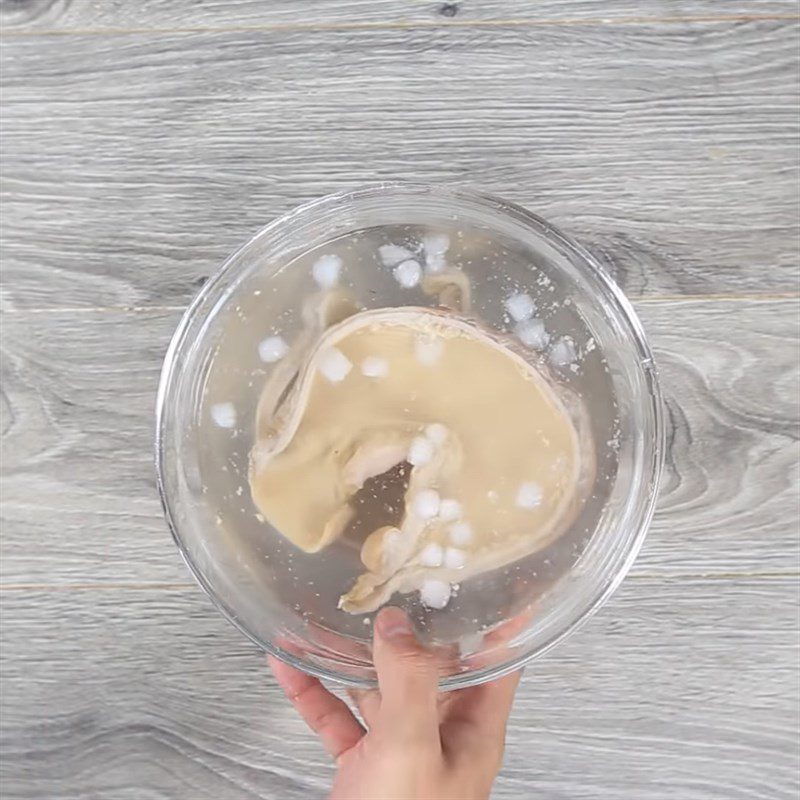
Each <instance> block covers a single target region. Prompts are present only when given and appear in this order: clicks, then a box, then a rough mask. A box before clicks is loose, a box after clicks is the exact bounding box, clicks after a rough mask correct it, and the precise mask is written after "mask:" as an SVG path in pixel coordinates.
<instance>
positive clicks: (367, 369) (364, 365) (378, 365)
mask: <svg viewBox="0 0 800 800" xmlns="http://www.w3.org/2000/svg"><path fill="white" fill-rule="evenodd" d="M361 372H362V373H363V374H364V375H366V376H367V377H368V378H385V377H386V376H387V375H388V374H389V362H388V361H387V360H386V359H385V358H378V357H377V356H367V357H366V358H365V359H364V360H363V361H362V362H361Z"/></svg>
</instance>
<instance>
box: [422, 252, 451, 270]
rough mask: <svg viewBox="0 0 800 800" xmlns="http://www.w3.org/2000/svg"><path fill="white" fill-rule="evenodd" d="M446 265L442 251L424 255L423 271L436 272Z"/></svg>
mask: <svg viewBox="0 0 800 800" xmlns="http://www.w3.org/2000/svg"><path fill="white" fill-rule="evenodd" d="M446 266H447V261H446V260H445V257H444V253H427V254H426V255H425V271H426V272H429V273H437V272H442V271H444V268H445V267H446Z"/></svg>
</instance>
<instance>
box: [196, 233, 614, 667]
mask: <svg viewBox="0 0 800 800" xmlns="http://www.w3.org/2000/svg"><path fill="white" fill-rule="evenodd" d="M389 244H391V245H396V246H399V247H403V248H406V249H408V250H409V251H411V253H412V254H413V257H414V258H415V260H417V261H419V262H420V263H422V264H424V262H425V256H426V253H425V250H424V245H425V244H427V250H428V257H429V260H431V262H434V261H436V258H432V257H431V253H434V252H436V251H441V250H442V249H443V247H444V245H445V244H446V253H444V254H443V255H442V256H439V257H437V258H439V259H440V260H442V259H443V260H444V261H446V263H447V265H449V266H451V267H456V268H458V269H460V270H461V271H463V273H464V274H465V275H466V276H468V278H469V282H470V285H471V295H472V308H471V315H472V316H474V317H477V318H479V319H480V320H481V322H482V323H483V324H485V325H488V326H490V327H491V328H494V329H496V330H498V331H502V332H508V333H510V334H511V333H513V331H514V327H515V322H514V320H513V319H512V318H511V316H510V315H509V313H508V309H507V307H506V301H507V300H508V298H509V297H511V296H513V295H516V294H527V295H528V296H530V297H531V298H532V299H533V301H534V303H535V305H536V309H537V310H536V318H537V319H540V320H541V321H542V322H543V323H544V326H545V330H546V331H547V334H548V341H547V344H546V345H545V344H544V342H543V341H542V340H541V339H539V340H536V337H534V339H533V340H532V341H531V344H533V345H534V347H533V348H532V349H531V358H532V359H535V358H537V357H538V356H537V353H538V354H540V355H543V356H544V357H545V358H546V359H547V360H548V364H549V365H550V369H551V372H552V375H553V376H554V377H555V378H556V379H557V381H558V382H560V383H561V384H562V385H564V386H566V387H568V388H569V389H570V390H572V391H573V392H575V393H576V394H577V395H578V396H579V397H580V398H582V400H583V402H584V403H585V405H586V407H587V410H588V413H589V417H590V420H591V430H592V437H593V439H594V444H595V450H596V454H597V456H596V457H597V470H596V478H595V482H594V486H593V490H592V492H591V495H590V497H589V499H588V501H587V502H586V504H585V506H584V508H583V510H582V512H581V513H580V515H579V516H578V518H577V519H576V521H575V522H574V524H572V526H571V527H570V528H569V530H567V531H566V532H565V533H564V535H562V536H561V537H560V538H559V539H558V540H557V541H556V542H554V543H553V544H551V545H550V546H548V547H546V548H545V549H543V550H541V551H539V552H537V553H535V554H533V555H530V556H528V557H526V558H524V559H522V560H520V561H517V562H515V563H513V564H510V565H508V566H506V567H504V568H502V569H499V570H495V571H494V572H491V573H485V574H482V575H479V576H476V577H474V578H471V579H469V580H467V581H465V582H464V583H463V584H461V585H460V586H459V588H458V592H457V593H456V594H455V596H454V597H453V598H452V599H451V601H450V603H449V604H448V606H447V607H446V608H445V609H444V610H438V611H437V610H431V609H429V608H426V607H425V606H424V605H423V604H422V603H421V602H420V600H419V596H418V595H417V593H413V594H409V595H402V596H396V597H395V598H394V600H393V602H395V603H396V604H398V605H401V606H402V607H404V608H406V609H407V611H408V612H409V614H410V615H411V616H412V618H413V619H414V620H415V622H416V625H417V628H418V630H419V631H420V633H421V636H422V638H423V639H424V640H426V641H428V642H431V643H439V644H443V643H444V644H449V643H455V642H460V643H461V645H462V649H463V648H464V647H466V648H467V649H469V647H470V644H469V643H470V642H472V643H474V642H475V637H476V635H478V636H479V635H480V632H481V631H485V630H487V629H490V628H491V627H492V626H494V625H496V624H497V623H499V622H502V621H505V620H508V619H509V618H512V617H515V616H518V615H520V614H535V613H536V608H537V605H538V604H540V603H542V602H543V600H544V599H546V597H547V593H548V590H549V589H550V588H551V587H552V586H553V585H554V584H556V583H557V582H558V581H559V580H561V579H563V578H564V576H566V575H567V574H569V573H570V571H572V570H573V569H575V568H576V564H578V562H579V559H580V556H581V553H582V552H583V550H584V547H585V546H586V543H587V540H588V538H589V534H590V533H591V532H592V531H593V530H594V529H595V527H596V522H597V518H598V516H599V515H600V514H601V513H602V512H603V508H604V506H605V504H606V500H607V497H608V489H609V487H610V485H611V484H612V482H613V480H614V477H615V474H616V470H617V458H616V454H617V447H616V444H617V441H618V415H619V413H620V412H619V409H618V408H617V405H616V400H615V395H614V392H613V390H612V386H611V380H610V375H609V371H608V365H607V363H606V360H605V358H604V356H603V350H602V348H601V347H598V346H597V342H596V340H595V337H596V333H595V331H594V330H593V327H592V325H591V320H590V315H589V314H587V313H585V312H586V309H583V308H581V307H580V305H579V304H578V303H576V302H575V301H574V299H573V294H572V292H571V291H570V288H571V287H570V285H569V284H568V282H567V281H568V278H567V277H565V275H564V273H563V271H556V270H555V269H554V268H553V267H552V265H551V263H550V262H549V260H548V259H547V257H546V256H545V255H543V254H541V253H537V252H531V251H529V250H525V249H523V248H522V246H521V245H519V244H517V243H516V242H514V241H512V240H510V239H509V240H507V241H504V240H503V239H502V238H501V237H499V236H498V233H497V231H493V232H492V234H491V236H490V235H489V234H488V232H486V231H484V230H483V229H481V228H477V227H476V228H466V227H464V226H457V225H453V226H452V227H450V228H447V227H437V228H436V229H429V228H425V227H423V226H380V227H373V228H368V229H363V230H359V231H356V232H353V233H351V234H349V235H347V236H343V237H341V238H338V239H336V240H332V241H329V242H327V243H326V244H325V245H324V246H322V247H319V248H315V249H313V250H310V251H309V252H306V253H303V254H302V255H300V256H299V257H294V258H293V259H291V260H290V261H287V262H286V263H279V264H276V263H265V264H263V267H262V269H261V270H260V271H258V272H257V273H256V274H254V275H251V276H249V277H247V278H246V281H247V282H246V283H245V284H244V285H240V286H237V287H236V294H235V298H236V300H235V303H234V302H229V303H225V304H223V305H221V307H220V309H219V312H218V314H217V315H216V319H215V322H214V325H215V329H216V343H215V347H214V348H213V350H212V352H211V356H210V358H209V359H208V361H207V363H206V368H205V371H204V375H203V381H202V383H201V386H200V392H201V396H200V398H199V402H198V403H197V404H196V408H197V414H196V418H195V420H194V424H193V426H192V429H191V430H188V431H187V432H186V435H187V436H190V437H192V438H193V440H194V445H195V447H196V448H197V452H198V467H199V474H198V475H197V476H196V480H197V481H198V482H199V484H200V486H201V487H202V489H201V491H202V497H203V499H204V501H205V502H206V503H207V504H208V517H209V519H210V520H213V523H212V524H213V525H215V528H216V529H215V531H214V532H213V534H212V535H209V536H208V537H207V543H206V548H207V554H206V555H207V557H208V558H209V559H212V560H215V561H217V562H219V561H220V560H225V561H228V562H232V563H235V564H236V566H237V567H238V569H239V570H240V571H243V572H246V574H247V580H248V582H250V585H251V586H257V587H258V592H257V595H258V597H259V601H258V602H260V603H269V606H270V607H269V608H266V607H265V608H264V613H265V614H266V613H269V614H271V615H273V616H274V615H276V614H278V615H279V617H280V618H281V619H282V620H283V630H281V631H279V632H278V637H277V638H278V641H279V642H283V645H284V647H286V648H288V649H289V650H291V647H292V644H291V643H292V641H293V638H295V637H296V638H297V640H298V641H300V640H303V641H308V639H309V638H312V639H314V640H315V641H316V642H317V644H318V647H319V652H321V653H324V652H325V650H326V648H327V649H329V651H330V652H331V653H335V654H337V655H340V654H342V653H346V652H348V650H349V653H350V655H351V657H352V658H353V659H355V660H356V661H357V660H359V658H360V656H359V653H360V652H361V651H360V649H359V648H361V647H363V646H365V645H366V643H367V642H368V641H369V639H370V636H371V627H370V622H371V617H370V616H365V617H364V616H357V615H351V614H348V613H345V612H344V611H341V610H339V609H338V608H337V601H338V598H339V596H340V595H341V594H342V593H343V592H344V591H346V589H347V588H348V587H349V586H350V585H351V584H352V582H353V580H354V579H355V577H356V576H357V575H358V574H359V573H360V572H362V571H363V568H362V566H361V564H360V562H359V556H358V547H357V544H358V543H357V542H354V541H353V538H352V537H345V538H343V539H341V540H339V541H336V542H334V543H333V544H331V545H330V546H328V547H327V548H326V549H324V550H323V551H322V552H320V553H316V554H307V553H304V552H303V551H301V550H299V549H298V548H296V547H294V546H293V545H292V544H291V543H290V542H288V541H287V540H286V539H284V538H283V537H282V536H281V535H280V533H279V532H277V531H275V530H274V529H272V528H271V526H270V525H269V524H268V523H267V521H266V520H264V518H263V517H262V516H261V515H260V514H259V512H258V510H257V509H256V507H255V506H254V505H253V503H252V500H251V498H250V489H249V484H248V459H249V453H250V449H251V447H252V445H253V440H254V422H255V415H256V405H257V403H258V399H259V395H260V392H261V389H262V386H263V383H264V380H265V378H266V377H267V375H268V374H269V371H270V369H272V368H273V366H272V365H271V364H268V363H264V361H262V359H261V357H260V356H259V344H260V343H261V342H263V341H264V340H265V339H267V338H268V337H271V336H280V337H282V338H283V339H285V340H286V341H287V342H291V341H292V339H293V338H294V337H295V336H297V335H298V334H299V333H300V331H301V330H302V328H303V320H302V315H301V305H302V301H303V298H305V297H307V296H308V295H310V294H311V293H313V292H315V291H319V286H318V285H317V283H315V280H314V277H313V275H312V271H313V265H314V264H315V263H316V262H317V261H318V260H319V259H320V257H321V256H324V255H338V256H339V257H340V258H341V260H342V264H343V266H342V269H341V272H340V275H339V285H340V286H341V287H342V288H344V289H346V290H348V291H350V292H352V294H353V295H354V296H355V298H356V299H357V300H358V301H359V302H360V303H361V305H362V306H364V307H365V308H369V309H371V308H385V307H397V306H407V305H412V306H426V305H428V306H429V305H432V304H433V303H434V302H435V301H432V300H431V298H430V297H428V296H427V295H425V294H424V292H423V291H422V289H421V288H420V287H419V286H415V287H412V288H407V287H406V286H404V285H403V283H404V281H402V280H401V279H398V276H397V275H395V274H394V268H393V267H391V266H387V265H386V264H385V263H383V260H382V258H381V256H380V254H379V251H380V248H381V247H382V246H385V245H389ZM432 266H434V268H438V267H440V266H441V264H437V263H432ZM318 277H319V276H318ZM498 413H501V412H500V405H499V404H498ZM475 424H476V425H479V424H480V420H476V421H475ZM393 485H394V486H396V484H392V482H391V481H389V482H388V483H386V485H380V482H379V483H378V484H376V485H375V486H373V487H371V492H370V494H371V495H372V496H380V497H381V498H382V499H384V500H385V497H384V494H385V493H386V492H391V491H392V486H393ZM361 512H362V513H361V514H360V517H361V522H362V523H363V528H364V530H369V529H370V525H372V524H373V523H374V522H375V519H374V517H375V514H376V509H375V507H373V506H372V505H371V504H370V503H366V504H365V505H364V507H363V508H362V509H361ZM244 590H245V591H246V588H245V589H244ZM253 594H254V596H255V595H256V592H253ZM310 631H311V634H310V633H309V632H310ZM365 658H366V657H365ZM367 660H368V659H367Z"/></svg>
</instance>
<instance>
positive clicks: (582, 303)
mask: <svg viewBox="0 0 800 800" xmlns="http://www.w3.org/2000/svg"><path fill="white" fill-rule="evenodd" d="M431 231H434V232H442V231H444V232H447V233H448V234H449V236H450V240H451V246H450V251H449V252H448V258H449V259H450V260H451V261H453V263H456V264H457V265H458V266H460V267H461V268H462V269H463V271H464V272H465V273H466V274H467V275H468V277H469V279H470V282H471V285H472V292H473V314H474V315H475V316H477V317H479V318H480V320H481V321H482V322H483V323H484V324H485V325H488V326H490V327H493V328H495V329H497V330H504V331H508V330H509V328H510V321H509V320H508V318H507V317H506V316H505V314H504V308H503V301H504V299H505V298H507V297H508V296H509V294H510V293H513V292H518V291H522V292H528V293H529V294H531V295H532V296H533V297H534V298H535V299H536V301H537V304H538V305H539V306H540V308H541V309H542V310H543V311H542V313H543V317H544V321H545V323H546V325H547V327H548V330H549V331H550V333H551V335H552V337H554V340H555V338H556V337H563V336H568V337H570V339H571V340H572V342H573V343H574V346H575V350H576V351H577V352H578V354H579V356H578V360H577V364H576V365H575V366H572V367H570V368H565V367H562V368H558V369H555V370H554V373H555V374H556V376H557V379H558V381H559V382H561V383H563V384H564V386H566V387H569V389H570V390H571V391H572V392H575V393H577V394H578V395H579V396H580V397H581V398H582V400H583V402H584V403H585V406H586V408H587V410H588V413H589V417H590V420H591V426H592V436H593V438H594V446H595V450H596V456H597V474H596V478H595V481H594V486H593V490H592V493H591V496H590V497H589V499H588V501H587V502H586V504H585V506H584V508H583V510H582V512H581V513H580V515H579V517H578V519H577V520H576V521H575V523H574V524H573V525H572V526H571V528H570V529H569V530H568V531H567V532H566V533H565V534H564V535H563V536H562V537H560V538H559V540H558V541H557V542H555V543H554V544H552V545H550V546H548V547H547V548H545V549H544V550H542V551H540V552H538V553H535V554H533V555H531V556H529V557H526V558H525V559H522V560H520V561H518V562H516V563H515V564H512V565H509V566H507V567H505V568H503V569H500V570H495V571H494V572H492V573H488V574H483V575H479V576H476V577H474V578H471V579H469V580H467V581H464V583H463V585H462V586H461V587H460V590H459V592H458V595H457V597H456V598H455V599H454V600H453V601H451V603H450V604H449V605H448V606H447V608H446V609H444V610H441V611H431V610H429V609H426V608H424V607H423V606H422V605H421V604H420V603H419V601H418V598H416V597H412V596H399V597H396V598H395V601H396V602H397V603H398V604H400V605H403V606H404V607H405V608H406V609H407V610H408V612H409V614H410V615H411V616H412V618H413V619H414V621H415V624H416V626H417V629H418V631H419V634H420V636H421V637H422V639H423V640H424V641H425V642H426V643H427V644H428V645H430V646H431V647H434V648H436V652H438V653H439V654H440V655H441V663H442V669H441V685H442V687H443V688H457V687H462V686H467V685H471V684H475V683H479V682H482V681H486V680H490V679H492V678H495V677H498V676H499V675H502V674H504V673H506V672H509V671H511V670H513V669H516V668H518V667H519V666H520V665H522V664H523V663H525V662H526V661H528V660H529V659H531V658H533V657H534V656H536V655H538V654H541V653H543V652H544V651H545V650H547V649H548V648H549V647H551V646H552V645H554V644H555V643H556V642H558V641H559V640H560V639H561V638H563V637H564V636H565V635H566V634H567V633H569V632H570V631H572V630H574V629H575V627H576V626H577V625H578V623H580V622H581V621H583V620H585V619H586V618H587V617H588V616H590V615H591V614H592V613H593V612H594V611H595V610H597V609H598V608H599V607H600V605H602V603H603V602H604V601H605V600H606V599H607V598H608V597H609V596H610V595H611V593H612V592H613V591H614V589H615V588H616V587H617V586H618V585H619V583H620V581H621V580H622V578H623V576H624V575H625V573H626V572H627V570H628V569H629V567H630V565H631V564H632V562H633V560H634V558H635V556H636V553H637V551H638V550H639V547H640V545H641V543H642V540H643V538H644V535H645V533H646V530H647V527H648V525H649V523H650V519H651V517H652V514H653V509H654V505H655V499H656V495H657V491H658V483H659V477H660V473H661V466H662V460H663V450H664V447H663V436H664V426H663V418H662V408H661V397H660V392H659V387H658V380H657V377H656V371H655V367H654V364H653V358H652V355H651V352H650V348H649V347H648V345H647V342H646V340H645V336H644V333H643V331H642V327H641V324H640V323H639V320H638V319H637V317H636V315H635V313H634V311H633V309H632V307H631V305H630V304H629V302H628V301H627V300H626V298H625V297H624V295H623V294H622V292H621V290H620V289H619V288H618V287H617V286H616V284H615V283H614V282H613V281H612V280H611V278H610V277H609V276H608V275H607V274H606V273H605V272H604V271H603V270H602V268H601V267H600V266H599V265H598V264H597V262H596V261H595V260H594V259H593V258H592V257H591V256H590V255H589V254H588V253H587V252H586V251H585V250H584V249H583V248H581V247H580V246H579V245H577V244H575V243H574V242H572V241H570V240H569V239H568V238H567V237H565V236H564V235H563V234H561V233H559V231H557V230H556V229H555V228H553V226H552V225H550V224H548V223H547V222H545V221H544V220H542V219H540V218H539V217H536V216H534V215H533V214H531V213H530V212H528V211H526V210H525V209H523V208H520V207H519V206H516V205H514V204H512V203H508V202H506V201H503V200H501V199H499V198H496V197H490V196H486V195H481V194H476V193H472V192H468V191H463V190H457V189H448V188H442V187H433V186H421V185H409V184H398V183H384V184H379V185H376V186H371V187H366V188H363V189H358V190H355V191H348V192H342V193H340V194H335V195H331V196H328V197H324V198H322V199H320V200H317V201H314V202H312V203H309V204H307V205H304V206H302V207H300V208H298V209H296V210H294V211H292V212H291V213H289V214H287V215H286V216H284V217H282V218H280V219H278V220H276V221H274V222H272V223H271V224H269V225H267V226H266V227H265V228H264V229H263V230H261V231H260V232H259V233H258V234H257V235H256V236H254V237H253V238H252V239H251V240H250V241H249V242H247V244H245V245H244V246H243V247H242V248H241V249H240V250H238V251H237V252H236V253H234V254H233V255H232V256H231V257H230V258H229V259H228V260H227V261H226V262H225V264H224V265H223V266H222V268H221V269H220V270H219V272H218V273H217V274H216V275H214V276H213V277H212V278H211V279H210V280H209V281H208V282H207V283H206V284H205V286H204V287H203V289H202V291H201V292H200V294H199V295H198V297H197V298H196V299H195V301H194V302H193V303H192V305H191V307H190V308H189V309H188V311H187V312H186V313H185V315H184V317H183V319H182V320H181V323H180V325H179V326H178V329H177V331H176V332H175V335H174V337H173V339H172V342H171V344H170V347H169V351H168V353H167V356H166V359H165V363H164V368H163V372H162V375H161V383H160V386H159V391H158V401H157V433H156V466H157V472H158V482H159V490H160V493H161V498H162V502H163V505H164V509H165V513H166V517H167V521H168V523H169V526H170V528H171V530H172V533H173V536H174V538H175V542H176V544H177V545H178V548H179V549H180V551H181V553H182V555H183V557H184V559H185V560H186V563H187V564H188V566H189V569H190V570H191V571H192V573H193V574H194V575H195V577H196V578H197V580H198V582H199V583H200V585H201V586H202V587H203V588H204V589H205V591H206V592H207V593H208V594H209V595H210V597H211V598H212V600H213V601H214V603H215V604H216V605H217V606H218V608H219V609H220V610H221V611H222V613H223V614H224V615H225V616H226V617H227V618H228V619H229V620H230V621H231V622H233V623H234V624H235V625H236V626H237V627H238V628H239V629H240V630H241V631H242V632H243V633H244V634H246V635H247V636H248V637H249V638H250V639H251V640H252V641H253V642H255V643H256V644H257V645H259V646H260V647H262V648H263V649H264V650H267V651H269V652H271V653H273V654H275V655H276V656H278V657H279V658H281V659H283V660H285V661H287V662H289V663H291V664H294V665H295V666H297V667H300V668H301V669H303V670H305V671H307V672H309V673H312V674H316V675H318V676H320V677H323V678H330V679H335V680H337V681H340V682H343V683H346V684H349V685H352V686H362V687H365V686H372V685H374V682H375V673H374V668H373V665H372V661H371V630H372V629H371V625H370V624H369V623H370V622H371V617H370V616H367V617H360V616H355V615H350V614H346V613H345V612H343V611H339V610H337V608H336V600H337V598H338V595H339V594H340V593H341V592H342V591H344V590H345V589H346V588H347V587H348V585H349V582H351V581H352V579H353V578H354V577H355V575H356V574H357V572H358V567H357V559H358V555H357V551H355V550H353V549H352V548H350V549H349V550H348V549H347V548H338V549H337V548H336V547H334V546H331V547H329V548H328V549H326V550H325V551H323V553H321V554H306V553H303V552H301V551H300V550H298V549H297V548H295V547H294V546H293V545H291V544H290V543H289V542H288V541H287V540H285V539H284V538H283V537H282V536H281V535H280V534H279V533H278V532H277V531H276V530H274V529H273V528H271V527H270V525H269V524H268V523H267V522H266V521H264V519H263V518H262V517H261V516H260V515H259V514H258V511H257V509H256V508H255V507H254V506H253V504H252V501H251V499H250V494H249V491H248V484H247V468H248V454H249V450H250V448H251V446H252V444H253V435H254V422H255V407H256V403H257V400H258V397H259V394H260V391H261V387H262V385H263V382H264V379H265V376H266V374H267V373H268V369H269V366H268V365H265V364H263V363H261V362H260V360H259V359H258V356H257V351H258V343H259V342H260V341H261V340H263V339H264V338H265V337H266V336H268V335H270V334H271V333H274V332H276V331H278V330H279V331H280V332H281V334H282V335H284V336H285V337H286V338H287V339H290V338H291V336H292V334H293V333H294V332H296V331H298V330H299V329H300V327H301V325H302V322H301V319H300V314H299V308H300V305H301V302H302V300H303V298H304V297H305V296H307V295H308V293H309V292H310V291H312V290H313V282H312V280H311V277H310V272H311V264H312V263H313V261H314V259H315V258H317V257H318V256H319V254H320V253H328V252H337V253H339V254H340V255H341V256H342V257H343V259H344V262H345V266H344V269H343V275H342V280H343V282H344V285H345V286H347V287H348V288H350V289H352V290H353V292H354V294H355V295H356V296H357V297H358V298H359V300H360V301H361V302H362V303H363V304H364V305H365V306H366V307H369V308H377V307H387V306H399V305H420V304H423V303H425V302H427V303H428V304H430V303H431V302H432V301H431V300H430V299H426V298H425V297H424V295H422V294H421V293H419V294H414V292H409V291H408V290H402V289H401V288H400V287H399V286H398V284H397V282H396V281H395V280H393V278H392V275H391V271H390V270H387V269H386V268H385V267H383V266H382V265H381V264H380V262H379V260H378V258H377V257H376V252H377V247H378V246H379V245H380V244H383V243H388V242H394V243H397V242H398V241H400V242H407V241H410V240H417V239H418V238H419V237H421V236H423V235H424V234H425V233H426V232H431ZM221 403H222V404H223V405H224V406H225V407H226V408H228V409H231V408H232V409H234V410H235V413H236V424H235V425H234V426H233V428H221V427H219V426H218V425H214V424H213V422H212V421H211V419H210V417H211V415H210V412H209V409H210V408H212V407H217V408H218V407H219V404H221Z"/></svg>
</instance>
